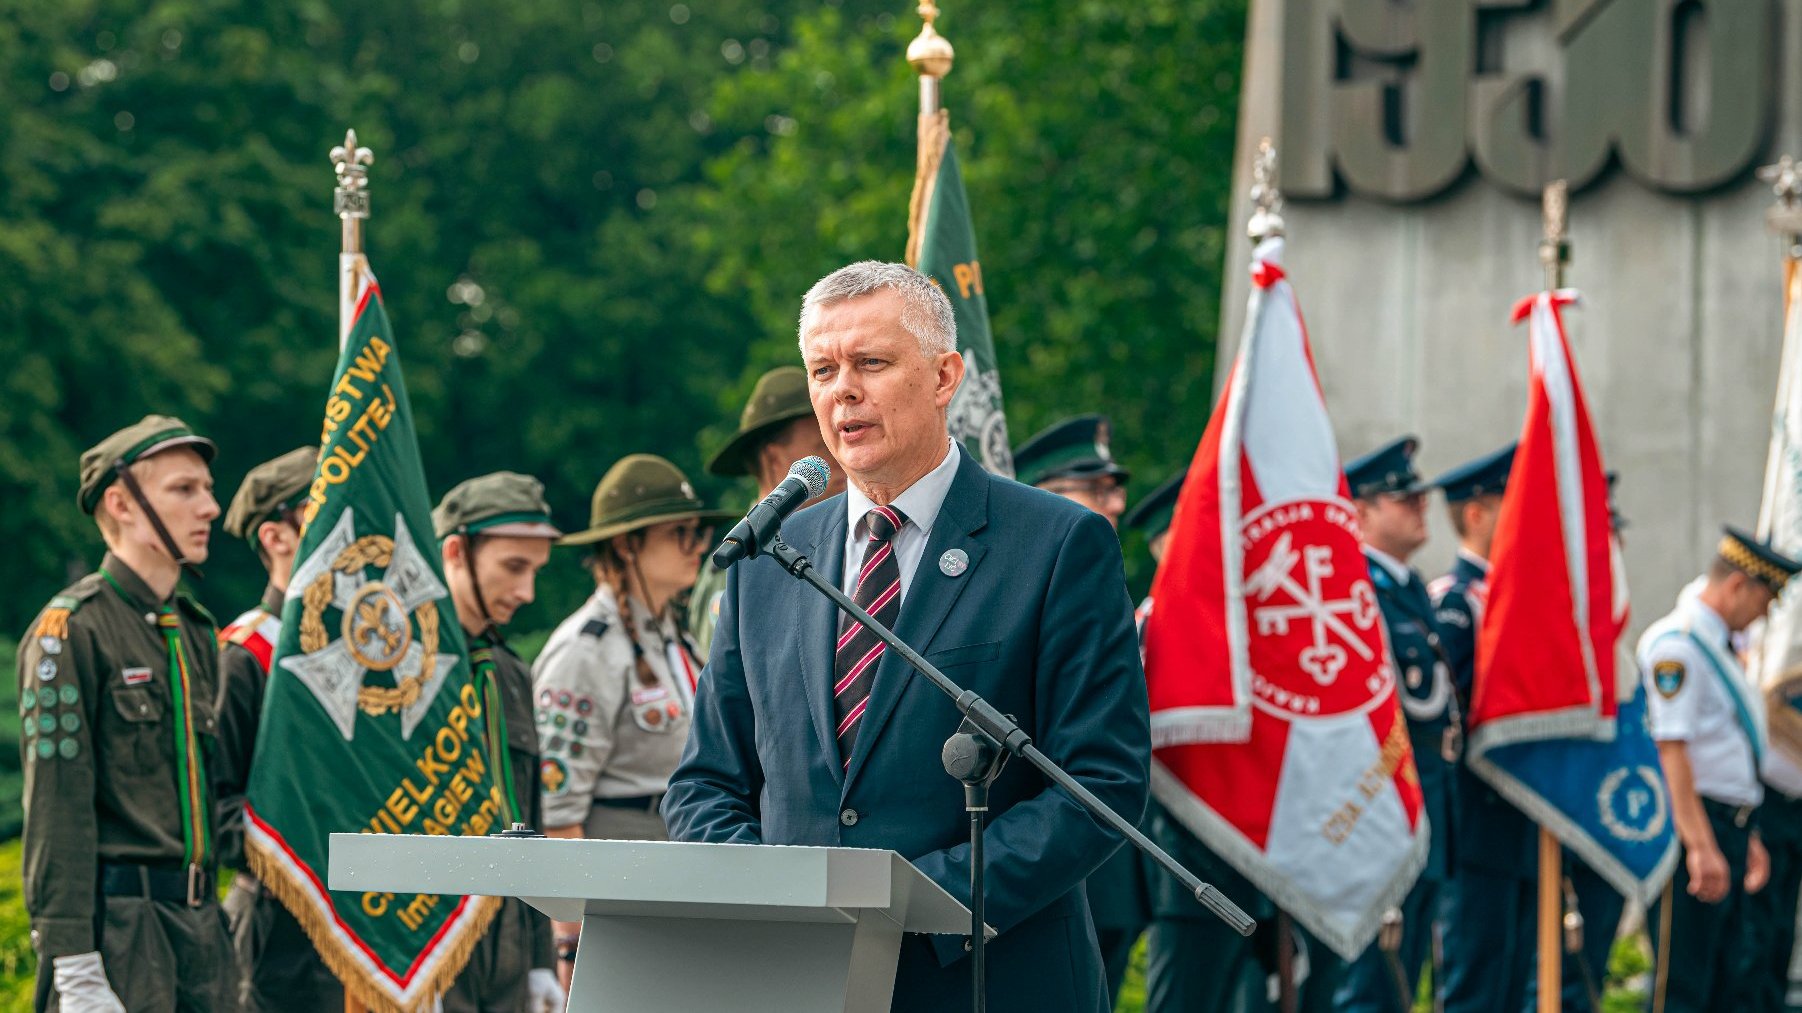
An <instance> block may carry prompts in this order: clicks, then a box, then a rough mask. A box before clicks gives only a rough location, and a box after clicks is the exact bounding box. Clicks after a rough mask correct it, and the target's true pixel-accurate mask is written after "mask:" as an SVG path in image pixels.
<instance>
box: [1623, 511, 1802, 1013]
mask: <svg viewBox="0 0 1802 1013" xmlns="http://www.w3.org/2000/svg"><path fill="white" fill-rule="evenodd" d="M1798 570H1802V563H1798V562H1796V561H1795V560H1793V559H1790V558H1789V557H1788V556H1785V555H1783V554H1782V553H1779V552H1778V551H1776V550H1775V549H1773V548H1772V547H1771V546H1770V545H1769V544H1768V543H1766V542H1762V541H1760V540H1758V539H1757V538H1754V537H1753V536H1751V535H1749V534H1747V533H1746V532H1744V531H1741V530H1739V529H1737V528H1732V527H1729V528H1726V529H1725V530H1724V532H1723V534H1722V537H1721V541H1720V545H1719V547H1718V548H1717V549H1716V556H1715V558H1714V561H1713V562H1712V563H1711V564H1709V567H1708V572H1707V575H1706V578H1705V580H1704V582H1703V584H1702V586H1701V588H1700V589H1699V590H1697V591H1695V592H1694V593H1693V594H1685V595H1682V596H1680V597H1679V598H1678V601H1677V607H1676V609H1675V610H1673V611H1672V612H1671V614H1670V615H1667V616H1665V617H1664V618H1662V619H1660V620H1658V621H1657V622H1655V623H1653V624H1652V625H1651V626H1650V627H1649V628H1648V629H1647V630H1646V632H1645V634H1644V635H1643V636H1641V637H1640V639H1639V669H1640V677H1641V678H1642V679H1644V680H1645V686H1646V701H1647V718H1648V720H1649V722H1650V724H1651V726H1652V738H1653V739H1655V740H1657V742H1658V758H1659V760H1660V762H1661V763H1662V764H1663V766H1664V777H1665V781H1666V783H1668V784H1669V785H1670V791H1671V815H1672V817H1673V818H1674V819H1675V822H1676V825H1677V841H1678V844H1679V845H1680V846H1681V853H1680V856H1679V858H1680V860H1679V861H1678V863H1677V871H1676V874H1675V875H1674V876H1673V877H1672V879H1671V883H1670V885H1669V886H1667V887H1666V888H1665V893H1664V898H1663V900H1662V901H1661V902H1660V903H1659V905H1658V908H1657V910H1655V911H1653V912H1649V913H1648V917H1647V919H1646V920H1647V922H1648V923H1649V924H1648V928H1649V929H1650V933H1651V936H1652V945H1653V947H1654V950H1655V951H1656V953H1657V958H1658V959H1657V964H1656V967H1655V969H1654V977H1653V984H1652V993H1651V996H1650V1005H1651V1008H1652V1010H1653V1011H1654V1013H1664V1011H1687V1010H1702V1009H1714V1008H1718V1007H1719V1006H1720V1005H1721V1003H1722V1001H1723V997H1725V996H1728V995H1730V994H1731V993H1732V991H1733V990H1734V988H1735V984H1736V979H1735V975H1736V973H1738V972H1739V970H1740V968H1741V966H1742V965H1743V961H1744V959H1745V954H1746V939H1745V924H1744V922H1745V918H1746V915H1747V900H1746V898H1747V895H1748V894H1752V893H1756V892H1758V890H1760V889H1761V888H1762V887H1763V886H1764V884H1765V880H1766V877H1767V876H1768V875H1769V873H1770V860H1769V857H1768V856H1767V855H1766V853H1765V850H1764V846H1763V844H1762V843H1761V842H1760V841H1759V836H1758V828H1757V825H1756V824H1755V823H1754V822H1753V819H1752V815H1753V813H1754V811H1755V810H1756V809H1757V808H1758V804H1759V802H1760V801H1761V800H1762V799H1763V797H1764V786H1763V784H1762V783H1761V782H1760V780H1759V769H1760V765H1761V763H1762V761H1763V758H1764V752H1765V748H1766V731H1765V718H1764V701H1763V699H1762V696H1761V694H1760V693H1759V692H1758V689H1757V687H1755V686H1753V685H1752V684H1751V682H1750V681H1749V680H1748V679H1747V677H1746V673H1745V670H1744V669H1743V668H1741V667H1740V662H1739V658H1738V657H1737V655H1736V654H1735V653H1734V649H1733V646H1732V644H1731V642H1730V638H1731V637H1732V635H1733V634H1735V633H1737V632H1739V631H1741V630H1743V629H1745V628H1746V627H1747V626H1749V625H1751V624H1752V622H1753V621H1754V620H1757V619H1758V618H1760V617H1761V616H1763V615H1764V614H1765V612H1766V610H1768V609H1769V608H1770V607H1771V603H1772V602H1773V601H1775V600H1776V598H1777V596H1778V595H1779V594H1781V593H1782V592H1783V588H1784V585H1785V584H1786V583H1787V582H1788V581H1789V579H1790V578H1791V577H1793V576H1794V575H1795V574H1796V572H1797V571H1798Z"/></svg>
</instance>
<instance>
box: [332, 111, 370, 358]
mask: <svg viewBox="0 0 1802 1013" xmlns="http://www.w3.org/2000/svg"><path fill="white" fill-rule="evenodd" d="M331 159H332V171H333V172H334V173H336V174H337V177H338V186H337V189H335V190H333V191H332V211H333V213H334V214H336V215H337V216H338V219H339V220H340V221H341V222H342V223H343V230H344V241H343V244H342V246H341V247H340V249H339V253H338V349H339V351H343V349H344V343H345V342H346V341H348V340H350V325H351V322H352V321H353V320H355V319H356V315H357V298H358V296H360V295H361V294H362V291H361V287H362V286H361V279H362V277H363V272H364V270H365V267H366V265H367V264H368V263H369V262H368V260H367V259H366V258H365V257H364V256H363V222H364V220H365V219H367V218H368V217H369V165H370V164H371V163H373V162H374V161H375V153H374V152H372V151H370V150H369V149H368V148H362V147H358V146H357V132H356V131H355V130H346V131H345V132H344V143H343V144H340V145H338V146H337V147H335V148H333V149H332V151H331Z"/></svg>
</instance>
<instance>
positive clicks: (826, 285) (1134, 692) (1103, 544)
mask: <svg viewBox="0 0 1802 1013" xmlns="http://www.w3.org/2000/svg"><path fill="white" fill-rule="evenodd" d="M800 343H801V351H802V358H803V362H804V364H805V366H806V368H807V371H808V386H809V395H810V397H811V400H812V402H813V407H814V414H815V416H816V417H817V418H818V419H819V422H820V429H821V432H822V434H823V435H824V437H825V439H826V444H827V446H828V448H830V449H831V450H832V452H833V455H834V456H836V457H837V458H838V460H839V461H840V462H841V463H842V464H843V466H844V468H845V471H846V473H847V475H848V476H849V479H850V487H849V488H848V489H847V490H846V492H845V493H844V494H842V495H839V496H835V497H833V498H831V499H829V500H827V501H825V502H824V503H821V504H818V505H816V506H813V507H810V508H808V509H807V510H804V511H802V512H801V513H799V514H796V515H795V516H794V517H793V518H791V519H790V520H789V521H788V523H787V524H786V525H785V527H784V532H783V535H784V540H785V541H787V542H788V543H789V544H790V545H792V546H794V547H795V548H796V549H797V550H799V551H801V552H802V553H804V554H806V555H807V556H808V557H809V558H810V559H811V560H813V562H814V565H815V566H817V567H818V568H819V569H820V571H821V572H823V573H825V574H828V575H830V576H832V577H834V578H842V579H841V581H840V582H841V586H842V587H844V588H845V590H846V592H847V593H849V594H850V595H851V596H852V598H853V600H855V601H857V602H858V603H859V604H860V605H863V606H864V607H865V608H866V609H868V610H869V611H870V612H871V613H872V614H874V615H875V616H876V617H877V618H878V619H883V620H885V621H888V622H891V623H892V624H893V626H894V628H895V631H896V632H897V633H898V634H899V635H900V636H901V637H902V639H904V640H906V641H907V642H908V643H909V644H911V645H913V646H914V647H915V648H916V649H917V650H919V651H920V653H921V654H923V655H925V656H926V658H927V659H928V660H929V661H931V662H932V663H933V664H935V665H937V666H938V667H939V668H940V669H941V670H943V671H944V672H945V674H946V675H948V676H950V677H951V678H952V679H953V680H955V681H957V682H958V683H960V684H961V685H963V686H965V687H968V688H970V689H974V690H975V691H977V692H978V693H981V694H982V695H983V696H984V697H986V698H987V699H988V700H989V701H990V702H991V703H993V704H994V705H995V706H996V708H998V709H999V710H1001V711H1002V712H1004V713H1008V714H1011V715H1013V716H1014V719H1015V720H1017V721H1018V722H1019V723H1020V725H1021V727H1023V728H1024V729H1025V730H1026V732H1027V733H1028V734H1029V735H1031V736H1032V738H1033V740H1034V741H1035V742H1036V743H1037V744H1038V746H1039V747H1040V748H1041V749H1043V750H1044V751H1045V753H1046V754H1047V755H1048V756H1050V757H1051V759H1053V760H1054V761H1056V762H1057V763H1059V764H1060V765H1062V766H1063V767H1064V769H1066V770H1068V771H1069V772H1070V774H1071V776H1073V777H1074V778H1076V780H1078V781H1080V782H1081V783H1082V784H1083V785H1085V786H1086V787H1087V788H1089V789H1090V790H1091V791H1093V792H1094V793H1095V794H1096V795H1097V796H1098V797H1099V798H1100V799H1101V800H1102V801H1103V802H1105V803H1107V804H1108V805H1110V806H1112V807H1114V809H1116V810H1117V811H1118V812H1119V813H1120V814H1121V815H1122V816H1124V817H1126V818H1127V819H1128V820H1129V821H1136V820H1137V819H1138V818H1139V816H1140V814H1141V813H1142V812H1143V811H1144V808H1145V799H1146V782H1147V777H1148V766H1149V762H1150V735H1149V732H1148V725H1147V708H1146V699H1145V681H1144V675H1143V673H1142V672H1141V670H1140V667H1139V655H1138V646H1137V640H1136V638H1135V636H1134V632H1133V620H1132V606H1131V602H1130V600H1129V599H1128V597H1127V593H1126V585H1125V578H1124V575H1123V572H1122V567H1121V560H1120V546H1119V541H1118V539H1116V538H1115V536H1114V530H1113V528H1112V527H1111V526H1110V525H1109V524H1108V522H1107V521H1106V520H1104V519H1103V518H1102V517H1100V516H1099V515H1097V514H1095V513H1093V512H1091V511H1089V510H1085V509H1083V508H1082V507H1080V506H1077V505H1076V504H1074V503H1071V502H1069V501H1067V500H1064V499H1062V498H1061V497H1058V496H1054V495H1052V494H1050V493H1047V492H1043V491H1040V490H1036V489H1030V488H1027V487H1026V486H1023V485H1020V484H1018V483H1015V482H1012V481H1009V480H1006V479H1001V478H996V477H994V476H991V475H989V474H987V473H985V472H984V471H983V470H982V469H981V468H980V467H979V466H978V465H977V464H976V463H975V462H974V461H973V460H972V459H971V458H970V457H969V456H968V455H967V454H965V453H964V452H963V451H962V450H961V449H960V448H959V447H958V446H957V445H956V444H955V443H953V442H952V440H951V438H950V435H949V432H948V430H947V425H946V412H947V409H948V407H949V405H950V403H951V398H952V395H953V394H954V393H955V392H956V390H957V386H958V383H959V381H961V380H962V378H963V373H964V363H963V358H962V357H961V356H960V355H958V353H957V351H956V324H955V322H954V320H953V317H952V313H951V305H950V303H949V302H948V301H947V300H946V298H945V296H944V294H943V293H942V292H940V291H939V290H938V288H937V287H936V286H935V285H933V284H932V282H931V281H930V280H928V279H927V278H926V277H925V276H923V275H921V274H919V273H918V272H916V271H914V270H912V269H910V268H907V267H905V266H902V265H899V264H879V263H875V262H865V263H860V264H853V265H851V266H850V267H846V268H843V269H841V270H839V271H837V272H834V273H833V274H831V275H828V276H827V277H826V278H824V279H822V280H821V281H820V282H819V283H818V284H816V285H815V286H814V287H813V288H812V289H811V290H809V292H808V293H807V297H806V300H805V301H804V303H803V305H802V310H801V321H800ZM958 723H959V715H958V713H957V710H956V708H955V707H954V706H953V705H952V702H951V701H950V700H949V699H948V698H947V697H945V696H944V695H943V694H942V693H940V692H939V691H938V690H937V689H936V688H934V687H933V686H932V684H931V683H929V682H927V681H926V680H925V679H924V678H921V677H919V676H918V675H916V674H915V673H914V672H912V670H910V669H909V668H908V667H907V665H906V663H905V662H904V661H903V660H902V659H901V658H900V657H898V656H895V655H894V654H893V653H892V652H887V651H885V650H883V649H882V647H881V645H880V643H879V642H878V641H876V640H875V639H874V638H873V637H871V636H869V635H868V634H866V633H863V632H862V631H861V630H859V629H857V628H854V627H851V626H849V625H847V624H846V621H844V620H842V619H841V617H840V615H839V613H838V611H837V609H835V608H834V607H833V606H832V604H831V603H830V602H828V601H827V600H826V599H825V598H824V597H822V596H821V595H819V594H818V593H816V592H815V591H814V590H812V589H811V588H808V587H806V586H804V585H803V584H801V583H800V582H799V581H797V580H795V579H794V578H792V577H790V576H789V575H788V574H786V573H784V572H783V571H782V568H781V567H780V566H779V565H778V564H776V563H775V561H773V560H771V559H768V558H758V559H755V560H751V561H748V562H746V563H741V564H739V565H738V566H736V567H734V568H733V569H732V571H731V572H730V574H729V575H728V577H727V582H726V594H725V598H724V599H723V600H722V602H721V607H720V618H719V625H718V627H717V631H716V632H715V634H714V641H713V652H712V655H711V657H710V658H709V660H708V664H707V668H706V670H705V672H704V673H703V674H702V676H701V680H700V687H699V691H698V693H697V696H696V700H695V713H694V724H693V726H692V729H691V731H690V735H689V740H688V746H687V748H686V749H685V750H684V752H683V756H682V763H681V766H680V767H679V768H678V769H677V770H676V773H675V774H674V775H673V776H672V777H671V779H670V785H669V793H668V795H667V796H666V797H665V799H664V807H663V812H664V818H665V820H666V821H667V822H668V824H669V829H670V834H671V836H672V837H673V838H674V839H676V840H682V841H714V842H728V843H740V844H807V845H829V846H831V845H836V846H845V847H863V848H887V849H892V850H894V851H897V852H900V853H901V854H902V855H903V856H905V857H906V858H907V859H908V860H910V861H912V862H913V863H914V865H915V866H916V867H918V868H919V869H920V870H921V871H922V872H924V873H925V874H926V875H928V876H930V877H931V878H932V879H933V880H934V881H935V882H937V883H938V884H939V885H940V886H942V887H944V888H945V889H946V890H947V891H949V892H950V893H951V894H952V895H953V896H954V897H956V898H958V899H959V900H960V901H965V902H967V901H968V900H969V893H970V866H969V843H968V841H969V824H968V822H967V817H966V814H965V812H964V808H963V790H962V788H961V786H960V785H959V784H958V783H957V782H956V781H954V780H952V779H951V778H950V777H948V776H947V775H946V774H945V773H944V770H943V768H942V767H941V765H940V760H939V750H940V747H941V746H942V745H943V743H944V741H945V738H946V737H947V736H949V735H950V734H952V733H953V732H954V731H956V730H957V727H958ZM989 815H990V820H989V824H988V830H987V833H986V837H985V845H984V846H985V850H986V853H987V855H986V857H987V861H986V863H985V865H986V870H987V877H988V878H987V902H988V911H987V916H988V922H989V924H990V925H991V926H993V927H994V928H995V929H996V930H997V931H998V932H999V933H1000V934H999V935H998V936H997V937H996V938H995V939H994V940H993V941H992V942H991V943H990V945H989V950H988V954H989V965H988V997H989V1008H990V1009H991V1010H995V1011H997V1013H1002V1011H1014V1010H1019V1011H1023V1013H1024V1011H1033V1013H1041V1011H1062V1010H1070V1011H1077V1010H1080V1011H1085V1013H1086V1011H1100V1010H1105V1009H1106V1008H1107V1000H1106V998H1105V996H1104V989H1103V983H1102V968H1101V957H1100V953H1099V951H1098V949H1097V947H1096V941H1095V934H1094V930H1093V928H1092V927H1091V925H1090V921H1089V910H1088V902H1087V900H1086V899H1085V897H1084V895H1083V890H1082V884H1083V880H1084V878H1085V877H1087V876H1088V875H1089V874H1090V873H1091V872H1093V871H1094V870H1095V868H1096V867H1097V866H1099V865H1100V864H1101V863H1102V861H1103V860H1105V859H1106V858H1107V857H1108V856H1109V855H1110V854H1112V853H1113V851H1114V849H1115V848H1117V847H1120V846H1121V840H1120V838H1119V837H1118V836H1117V835H1116V834H1115V833H1114V832H1113V831H1112V830H1110V829H1108V828H1107V827H1106V826H1105V825H1104V824H1102V823H1101V822H1100V821H1098V820H1096V819H1095V818H1093V817H1092V816H1090V815H1089V814H1088V812H1087V811H1086V810H1084V809H1083V808H1082V807H1081V806H1080V805H1079V804H1078V803H1077V802H1076V801H1075V800H1074V799H1072V798H1070V797H1069V796H1068V795H1066V794H1065V793H1064V792H1063V791H1062V790H1059V789H1056V788H1054V787H1052V786H1050V784H1049V783H1048V782H1047V781H1045V779H1044V778H1043V777H1041V776H1040V775H1039V774H1038V772H1037V771H1035V770H1034V769H1033V768H1032V767H1031V766H1030V765H1028V764H1025V763H1022V762H1019V761H1017V760H1016V761H1013V762H1010V763H1009V764H1008V765H1007V767H1006V769H1005V770H1004V771H1003V773H1002V775H1001V777H1000V779H999V780H997V781H996V782H995V784H994V786H993V789H992V792H991V795H990V814H989ZM966 942H967V941H966V940H965V939H964V938H963V937H962V936H919V935H910V936H907V937H905V938H904V941H903V943H902V946H901V956H900V963H899V965H898V967H897V969H896V975H895V990H894V1003H893V1008H894V1009H896V1010H903V1011H914V1010H919V1011H932V1013H940V1011H945V1010H959V1009H969V1008H970V986H969V961H968V960H967V958H966V953H967V952H968V951H967V948H966Z"/></svg>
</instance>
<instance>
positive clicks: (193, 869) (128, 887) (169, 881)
mask: <svg viewBox="0 0 1802 1013" xmlns="http://www.w3.org/2000/svg"><path fill="white" fill-rule="evenodd" d="M213 884H214V879H213V874H212V873H211V872H208V871H207V870H205V869H202V868H201V867H200V866H198V865H190V866H187V867H185V868H174V869H171V868H165V867H158V866H152V865H138V864H136V863H133V862H102V863H100V892H101V893H103V894H105V895H106V896H108V897H144V898H147V899H149V900H155V901H162V902H163V903H165V904H181V905H185V906H187V907H199V906H201V905H202V904H204V903H206V902H207V901H209V900H212V899H213V897H214V893H215V890H214V886H213Z"/></svg>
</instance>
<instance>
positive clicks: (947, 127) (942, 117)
mask: <svg viewBox="0 0 1802 1013" xmlns="http://www.w3.org/2000/svg"><path fill="white" fill-rule="evenodd" d="M918 10H919V14H920V20H921V22H922V24H921V25H920V34H919V35H916V36H914V40H913V41H912V42H910V43H908V44H907V63H908V66H911V67H912V68H913V69H914V71H915V73H917V74H919V75H920V121H919V130H918V137H919V147H918V154H917V156H916V159H915V166H914V192H913V197H912V198H911V199H910V200H909V201H908V202H907V255H906V260H907V263H908V266H910V267H918V266H919V263H920V244H921V243H922V242H924V241H925V238H926V209H927V208H929V207H931V206H932V185H933V181H934V180H936V179H937V178H938V174H939V162H940V161H941V160H942V159H943V158H944V157H945V142H946V140H948V139H949V137H950V135H951V123H950V117H949V116H948V115H947V114H946V112H945V109H944V106H943V105H942V104H941V103H940V101H939V84H940V82H942V81H943V80H944V79H945V75H946V74H949V73H951V64H952V62H953V61H954V60H955V59H956V58H957V52H956V51H955V50H953V49H952V48H951V42H950V40H948V39H946V38H945V37H944V36H943V35H940V34H939V33H938V29H937V28H934V27H933V22H934V21H936V20H937V19H938V16H939V9H938V7H937V5H935V4H934V3H933V2H932V0H923V2H922V3H921V4H920V6H919V8H918Z"/></svg>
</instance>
